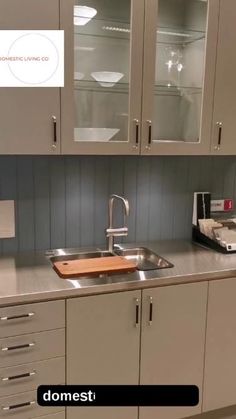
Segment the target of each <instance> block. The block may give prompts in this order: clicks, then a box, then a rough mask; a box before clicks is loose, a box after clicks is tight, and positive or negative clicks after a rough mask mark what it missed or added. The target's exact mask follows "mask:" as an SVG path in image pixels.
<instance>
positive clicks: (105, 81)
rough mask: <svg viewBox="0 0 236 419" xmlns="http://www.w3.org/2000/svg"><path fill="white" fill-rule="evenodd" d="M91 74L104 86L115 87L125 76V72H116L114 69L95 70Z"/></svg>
mask: <svg viewBox="0 0 236 419" xmlns="http://www.w3.org/2000/svg"><path fill="white" fill-rule="evenodd" d="M91 76H92V77H93V79H94V80H96V81H97V82H98V83H99V84H100V86H102V87H113V86H115V84H116V83H118V81H120V80H121V79H122V77H124V74H123V73H116V72H114V71H95V72H93V73H91Z"/></svg>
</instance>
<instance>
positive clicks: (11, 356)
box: [0, 329, 65, 368]
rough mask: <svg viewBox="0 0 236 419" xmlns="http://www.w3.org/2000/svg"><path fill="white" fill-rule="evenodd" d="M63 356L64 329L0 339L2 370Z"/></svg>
mask: <svg viewBox="0 0 236 419" xmlns="http://www.w3.org/2000/svg"><path fill="white" fill-rule="evenodd" d="M64 355H65V329H57V330H51V331H47V332H41V333H31V334H30V335H22V336H15V337H13V338H5V339H0V365H1V367H2V368H4V367H11V366H14V365H21V364H27V363H29V362H34V361H42V360H44V359H49V358H56V357H59V356H64Z"/></svg>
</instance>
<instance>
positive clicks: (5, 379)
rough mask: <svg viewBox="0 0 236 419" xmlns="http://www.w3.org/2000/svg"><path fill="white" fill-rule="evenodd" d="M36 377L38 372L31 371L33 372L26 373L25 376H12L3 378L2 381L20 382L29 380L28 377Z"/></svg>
mask: <svg viewBox="0 0 236 419" xmlns="http://www.w3.org/2000/svg"><path fill="white" fill-rule="evenodd" d="M34 375H36V371H31V372H26V373H24V374H18V375H12V376H11V377H3V378H2V381H4V382H5V381H14V380H19V379H21V378H28V377H33V376H34Z"/></svg>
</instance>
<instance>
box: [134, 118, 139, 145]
mask: <svg viewBox="0 0 236 419" xmlns="http://www.w3.org/2000/svg"><path fill="white" fill-rule="evenodd" d="M134 124H135V146H134V147H135V148H138V145H139V120H138V119H134Z"/></svg>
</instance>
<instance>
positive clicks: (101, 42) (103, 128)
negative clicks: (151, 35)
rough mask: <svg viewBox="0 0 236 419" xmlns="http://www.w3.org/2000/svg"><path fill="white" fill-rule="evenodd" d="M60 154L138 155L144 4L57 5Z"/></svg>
mask: <svg viewBox="0 0 236 419" xmlns="http://www.w3.org/2000/svg"><path fill="white" fill-rule="evenodd" d="M61 12H62V14H61V16H62V29H64V30H65V35H66V40H65V51H66V55H65V57H66V58H65V59H66V61H65V62H66V66H65V70H66V79H65V88H64V89H62V137H63V144H62V152H63V153H65V154H138V153H139V145H140V133H141V131H140V128H141V125H140V119H141V92H142V56H143V50H142V49H143V24H144V0H120V1H117V0H109V1H107V0H62V7H61Z"/></svg>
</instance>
